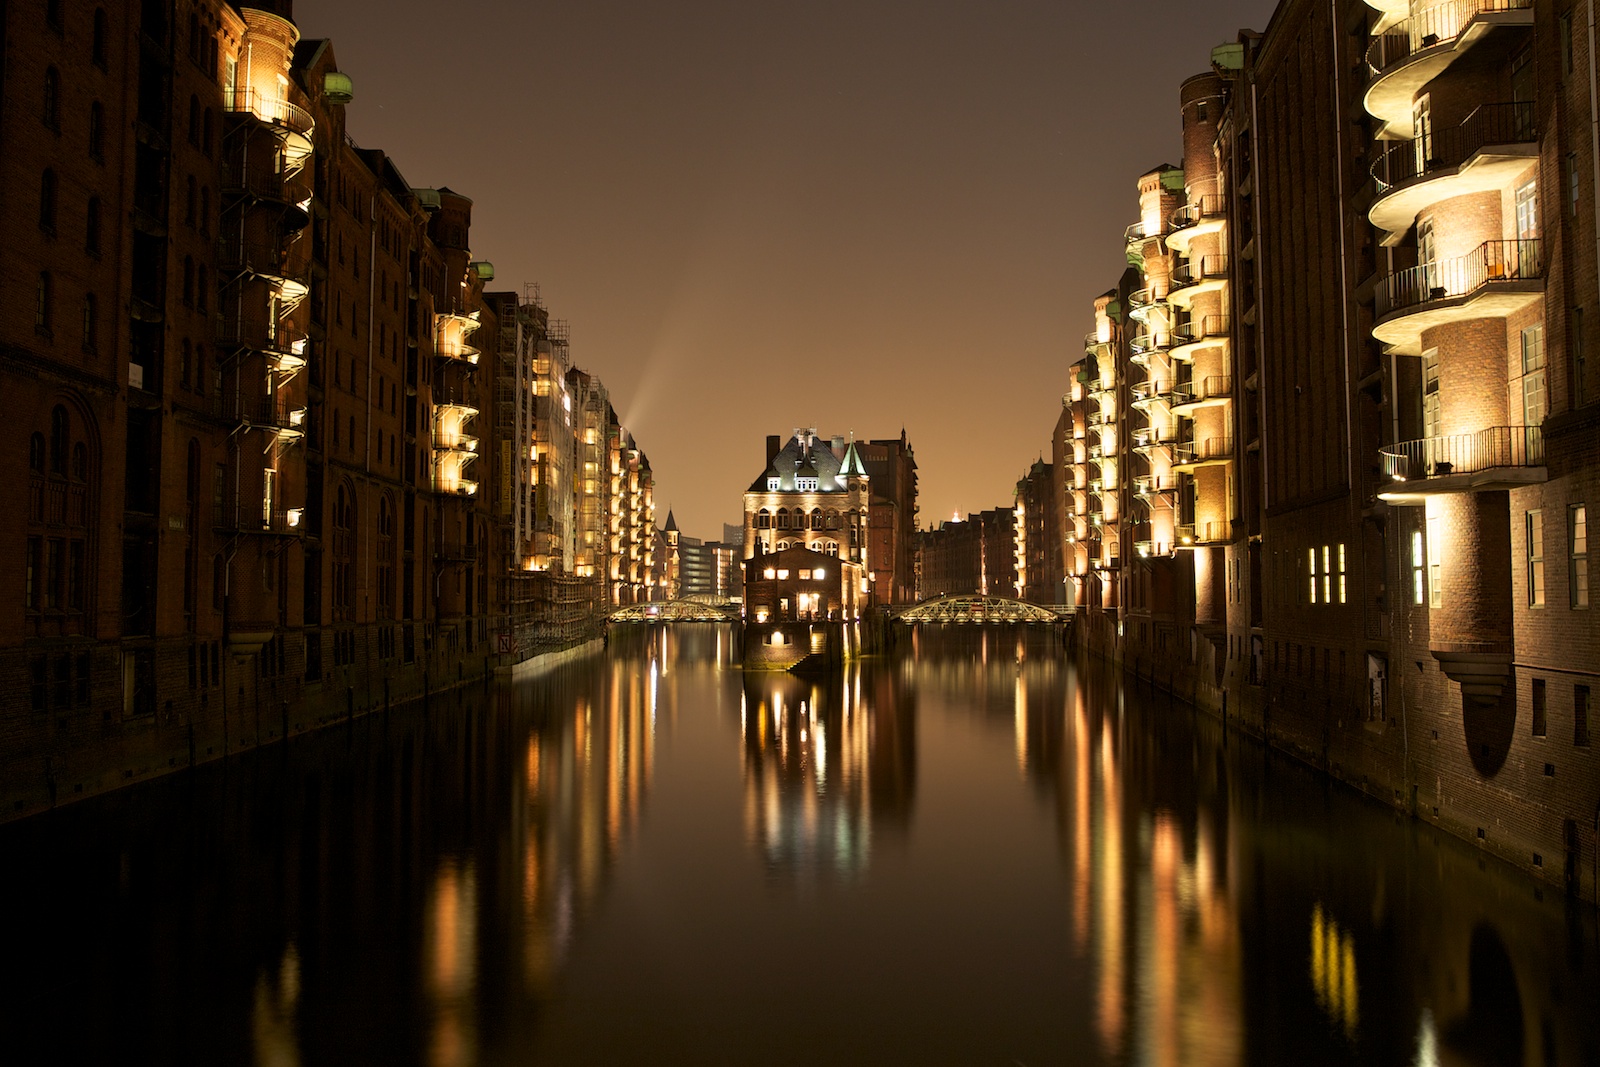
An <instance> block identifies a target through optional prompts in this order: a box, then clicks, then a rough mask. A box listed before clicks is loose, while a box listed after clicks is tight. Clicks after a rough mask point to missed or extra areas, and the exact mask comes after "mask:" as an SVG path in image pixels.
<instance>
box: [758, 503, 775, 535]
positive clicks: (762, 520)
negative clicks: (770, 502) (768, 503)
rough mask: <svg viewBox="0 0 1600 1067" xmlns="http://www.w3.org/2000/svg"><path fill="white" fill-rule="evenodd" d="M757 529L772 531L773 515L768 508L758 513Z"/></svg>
mask: <svg viewBox="0 0 1600 1067" xmlns="http://www.w3.org/2000/svg"><path fill="white" fill-rule="evenodd" d="M756 529H758V530H770V529H772V513H771V512H769V511H768V510H767V509H766V508H762V509H761V510H760V511H758V512H756Z"/></svg>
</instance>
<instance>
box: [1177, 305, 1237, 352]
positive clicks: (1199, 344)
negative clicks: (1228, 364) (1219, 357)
mask: <svg viewBox="0 0 1600 1067" xmlns="http://www.w3.org/2000/svg"><path fill="white" fill-rule="evenodd" d="M1232 325H1233V324H1232V321H1231V320H1230V319H1229V318H1228V316H1226V315H1202V316H1201V317H1200V318H1198V319H1193V320H1191V321H1189V322H1185V323H1183V324H1182V325H1180V326H1179V327H1178V328H1177V329H1175V330H1173V331H1172V358H1173V359H1181V360H1184V361H1190V360H1193V359H1194V354H1195V353H1196V352H1198V351H1200V350H1201V349H1202V348H1219V347H1222V346H1225V345H1227V344H1228V342H1229V341H1230V340H1231V339H1232V336H1233V334H1232Z"/></svg>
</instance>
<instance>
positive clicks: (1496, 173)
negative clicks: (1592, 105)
mask: <svg viewBox="0 0 1600 1067" xmlns="http://www.w3.org/2000/svg"><path fill="white" fill-rule="evenodd" d="M1538 154H1539V131H1538V123H1537V121H1536V117H1535V115H1534V110H1533V104H1532V103H1529V102H1525V101H1524V102H1517V103H1509V104H1484V105H1483V106H1482V107H1479V108H1478V109H1477V110H1475V111H1473V113H1472V114H1470V115H1468V116H1467V117H1466V119H1465V120H1464V121H1463V122H1462V123H1461V125H1459V126H1456V127H1453V128H1451V129H1447V130H1436V131H1434V133H1433V134H1432V135H1430V136H1428V137H1425V138H1421V139H1418V140H1411V141H1405V142H1402V143H1400V144H1397V145H1395V146H1394V147H1393V148H1390V149H1389V150H1388V151H1386V152H1384V153H1383V154H1382V155H1381V156H1379V157H1378V158H1377V159H1376V160H1374V161H1373V164H1372V177H1373V180H1374V181H1375V182H1376V183H1377V189H1378V194H1379V195H1378V198H1377V199H1376V200H1374V201H1373V202H1372V206H1371V207H1370V208H1368V210H1367V217H1368V218H1369V219H1370V220H1371V221H1372V224H1373V225H1374V226H1376V227H1377V228H1378V229H1380V230H1382V231H1384V234H1385V236H1384V238H1383V243H1384V244H1387V245H1394V244H1398V243H1399V242H1400V241H1401V239H1402V238H1404V237H1405V234H1406V231H1407V230H1409V229H1410V228H1411V227H1412V225H1413V224H1414V223H1415V222H1416V221H1417V214H1418V212H1420V211H1422V210H1423V209H1424V208H1426V207H1428V206H1430V205H1432V204H1437V203H1439V202H1440V201H1441V200H1448V199H1450V198H1451V197H1456V196H1465V195H1467V194H1469V193H1483V192H1491V191H1493V192H1500V191H1505V190H1508V189H1510V188H1511V183H1512V182H1513V181H1515V180H1516V178H1517V176H1518V175H1520V174H1521V173H1522V172H1523V171H1525V170H1527V169H1528V167H1530V166H1531V165H1533V164H1534V163H1535V162H1536V161H1537V159H1538Z"/></svg>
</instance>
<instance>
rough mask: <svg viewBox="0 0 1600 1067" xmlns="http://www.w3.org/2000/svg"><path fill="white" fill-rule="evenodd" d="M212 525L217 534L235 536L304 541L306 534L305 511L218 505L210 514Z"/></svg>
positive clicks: (244, 505)
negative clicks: (260, 535) (246, 535)
mask: <svg viewBox="0 0 1600 1067" xmlns="http://www.w3.org/2000/svg"><path fill="white" fill-rule="evenodd" d="M211 525H212V527H214V528H215V529H217V530H223V531H226V532H228V533H237V534H265V535H267V536H271V537H303V536H305V533H306V527H305V509H304V508H273V509H271V510H270V511H269V510H267V509H266V508H265V507H260V506H252V505H250V504H247V503H243V502H241V503H240V504H239V505H238V506H232V505H228V504H219V505H217V506H215V507H214V508H212V510H211Z"/></svg>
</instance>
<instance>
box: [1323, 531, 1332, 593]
mask: <svg viewBox="0 0 1600 1067" xmlns="http://www.w3.org/2000/svg"><path fill="white" fill-rule="evenodd" d="M1331 556H1332V553H1331V552H1330V551H1329V549H1328V546H1327V545H1323V546H1322V602H1323V603H1324V604H1332V603H1333V567H1332V566H1330V563H1331V562H1332V559H1331Z"/></svg>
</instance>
